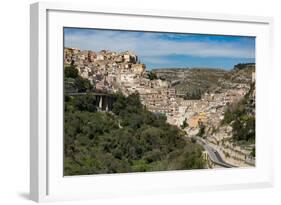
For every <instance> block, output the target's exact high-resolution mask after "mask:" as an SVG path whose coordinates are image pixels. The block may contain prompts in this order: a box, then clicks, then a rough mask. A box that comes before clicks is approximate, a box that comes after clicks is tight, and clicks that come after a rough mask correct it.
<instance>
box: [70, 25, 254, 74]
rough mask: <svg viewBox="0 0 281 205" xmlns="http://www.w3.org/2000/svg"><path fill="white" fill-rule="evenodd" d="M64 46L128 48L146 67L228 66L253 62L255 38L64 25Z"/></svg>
mask: <svg viewBox="0 0 281 205" xmlns="http://www.w3.org/2000/svg"><path fill="white" fill-rule="evenodd" d="M64 44H65V45H64V46H65V47H72V48H79V49H82V50H93V51H100V50H112V51H117V52H122V51H127V50H128V51H132V52H134V53H135V54H137V55H138V56H139V59H140V61H141V62H142V63H144V64H146V66H147V69H149V70H150V69H154V68H168V67H169V68H170V67H211V68H223V69H231V68H233V66H234V65H235V64H237V63H254V62H255V38H254V37H243V36H219V35H205V34H204V35H203V34H202V35H201V34H178V33H160V32H141V31H117V30H101V29H81V28H64Z"/></svg>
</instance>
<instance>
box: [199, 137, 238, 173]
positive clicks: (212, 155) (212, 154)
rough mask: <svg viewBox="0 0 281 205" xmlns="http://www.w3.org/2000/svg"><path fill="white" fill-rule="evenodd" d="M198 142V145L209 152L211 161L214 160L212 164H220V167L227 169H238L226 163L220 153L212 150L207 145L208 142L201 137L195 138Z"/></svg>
mask: <svg viewBox="0 0 281 205" xmlns="http://www.w3.org/2000/svg"><path fill="white" fill-rule="evenodd" d="M195 139H196V141H197V143H198V144H200V145H202V146H203V147H204V149H205V150H206V151H207V152H208V154H209V157H210V159H211V160H212V162H214V163H215V164H218V165H220V166H223V167H226V168H233V167H236V166H234V165H231V164H229V163H226V162H225V161H224V160H223V159H222V157H221V156H220V154H219V153H218V151H217V150H215V149H214V148H212V147H211V146H210V145H208V144H206V142H205V141H204V140H202V139H201V138H199V137H195Z"/></svg>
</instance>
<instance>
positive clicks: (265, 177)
mask: <svg viewBox="0 0 281 205" xmlns="http://www.w3.org/2000/svg"><path fill="white" fill-rule="evenodd" d="M183 25H184V26H183ZM195 25H196V26H195ZM64 26H71V27H88V28H109V29H127V30H144V31H177V32H190V33H206V34H225V35H248V36H255V37H256V39H257V41H256V67H257V72H256V82H257V107H256V109H257V110H256V114H257V122H256V124H257V128H256V130H257V140H256V141H257V143H256V150H257V154H256V155H257V162H256V167H255V168H235V169H220V170H191V171H167V172H154V173H130V174H109V175H90V176H77V177H64V176H63V175H62V166H63V164H62V160H63V159H62V150H63V146H62V116H63V114H62V107H63V105H62V96H63V95H62V89H63V88H62V70H63V69H61V70H60V69H59V68H63V67H62V66H63V61H62V56H63V52H62V49H63V44H61V43H62V40H63V33H62V32H61V31H62V28H63V27H64ZM272 29H273V19H272V18H270V17H257V16H240V15H239V16H238V15H237V16H236V15H225V14H212V13H196V12H183V11H157V10H140V9H125V8H97V7H96V6H95V5H93V4H88V5H87V4H73V3H71V4H69V3H46V2H40V3H35V4H32V5H31V13H30V69H31V70H30V79H31V81H30V121H31V123H30V125H31V127H30V198H31V200H34V201H37V202H41V201H54V200H71V199H83V198H85V199H86V198H87V199H90V198H99V197H114V196H130V195H141V194H151V193H152V194H158V193H179V192H188V191H206V190H222V189H235V188H252V187H270V186H273V160H272V158H273V137H272V136H273V133H272V132H273V131H272V129H270V121H271V119H272V113H270V112H267V111H266V110H265V109H263V108H264V107H267V106H271V102H270V97H271V95H270V92H268V90H270V89H271V84H270V77H271V74H270V73H271V72H269V70H272V69H273V67H272V65H271V62H272V57H271V56H272V50H273V49H272V46H273V36H272V35H273V32H272ZM54 136H56V137H54ZM265 136H266V138H265Z"/></svg>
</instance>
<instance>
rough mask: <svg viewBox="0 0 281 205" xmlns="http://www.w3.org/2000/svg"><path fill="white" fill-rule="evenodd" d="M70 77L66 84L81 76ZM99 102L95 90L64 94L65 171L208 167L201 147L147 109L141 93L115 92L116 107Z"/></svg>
mask: <svg viewBox="0 0 281 205" xmlns="http://www.w3.org/2000/svg"><path fill="white" fill-rule="evenodd" d="M67 69H68V68H66V70H67ZM65 72H66V71H65ZM67 72H68V71H67ZM67 77H68V78H67V80H66V81H65V83H69V82H70V79H71V77H75V78H77V76H75V75H74V76H71V75H68V76H67ZM74 80H75V79H74ZM85 84H87V83H86V82H85ZM73 86H74V87H75V84H73ZM96 106H97V102H96V101H95V100H94V98H93V97H92V96H91V95H90V94H87V95H82V96H68V95H67V94H66V95H65V99H64V175H86V174H105V173H126V172H146V171H162V170H163V171H164V170H185V169H201V168H204V161H203V159H202V157H201V155H202V147H201V146H200V145H198V144H194V143H192V142H190V141H188V140H186V139H185V138H184V134H185V133H184V132H183V131H181V130H180V129H179V128H177V127H175V126H172V125H169V124H168V123H166V117H165V116H164V115H160V114H154V113H151V112H149V111H148V110H146V108H145V107H144V106H143V105H142V104H141V102H140V99H139V95H138V94H132V95H129V96H128V97H125V96H123V95H122V94H121V93H118V94H116V102H115V103H114V107H113V111H112V112H97V109H96Z"/></svg>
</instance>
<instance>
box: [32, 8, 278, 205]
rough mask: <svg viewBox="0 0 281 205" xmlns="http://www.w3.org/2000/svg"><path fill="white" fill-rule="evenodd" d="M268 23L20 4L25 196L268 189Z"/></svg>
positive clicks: (186, 14)
mask: <svg viewBox="0 0 281 205" xmlns="http://www.w3.org/2000/svg"><path fill="white" fill-rule="evenodd" d="M272 22H273V21H272V19H271V18H269V17H252V16H235V15H221V14H202V13H193V12H182V11H177V12H175V11H174V12H173V11H154V10H138V9H135V10H134V9H122V8H118V9H117V8H114V9H112V8H97V7H95V5H75V4H71V5H67V4H58V3H36V4H32V5H31V37H30V38H31V41H30V42H31V60H30V61H31V99H30V101H31V105H30V106H31V140H30V144H31V150H30V160H31V173H30V175H31V177H30V178H31V182H30V197H31V199H32V200H34V201H52V200H70V199H81V198H98V197H113V196H129V195H137V194H148V193H156V194H157V193H174V192H187V191H202V190H214V189H215V190H220V189H231V188H251V187H266V186H271V185H272V183H273V174H272V173H273V162H272V157H273V152H272V144H273V139H272V134H271V132H272V131H271V129H270V119H271V113H270V112H268V111H267V110H266V109H265V108H266V107H269V106H270V96H269V92H268V90H270V89H271V87H270V86H271V85H270V72H269V71H270V69H272V66H271V62H272V57H271V56H272V53H271V50H272V49H271V47H272V31H271V30H272Z"/></svg>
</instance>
